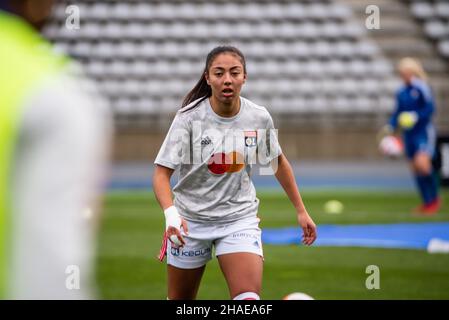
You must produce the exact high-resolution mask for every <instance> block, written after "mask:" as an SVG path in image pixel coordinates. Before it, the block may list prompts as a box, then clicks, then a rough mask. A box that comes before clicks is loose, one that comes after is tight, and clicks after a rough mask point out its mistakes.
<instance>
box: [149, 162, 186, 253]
mask: <svg viewBox="0 0 449 320" xmlns="http://www.w3.org/2000/svg"><path fill="white" fill-rule="evenodd" d="M173 172H174V170H173V169H171V168H168V167H164V166H161V165H156V166H155V169H154V175H153V190H154V194H155V196H156V199H157V201H158V202H159V205H160V206H161V208H162V210H163V211H164V214H165V231H166V235H167V238H168V239H170V241H171V242H173V243H174V244H175V245H180V246H184V245H185V240H184V238H183V237H182V235H181V230H180V229H181V226H182V228H183V230H184V232H185V233H186V234H188V228H187V222H186V221H185V220H184V218H182V217H181V216H180V215H179V213H178V210H177V209H176V207H175V206H174V205H173V196H172V192H171V187H170V178H171V176H172V175H173Z"/></svg>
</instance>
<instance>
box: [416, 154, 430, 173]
mask: <svg viewBox="0 0 449 320" xmlns="http://www.w3.org/2000/svg"><path fill="white" fill-rule="evenodd" d="M413 167H414V170H415V172H416V173H417V174H418V175H421V176H427V175H429V174H431V173H432V163H431V161H430V158H429V156H427V155H424V154H418V155H417V156H416V157H415V159H414V161H413Z"/></svg>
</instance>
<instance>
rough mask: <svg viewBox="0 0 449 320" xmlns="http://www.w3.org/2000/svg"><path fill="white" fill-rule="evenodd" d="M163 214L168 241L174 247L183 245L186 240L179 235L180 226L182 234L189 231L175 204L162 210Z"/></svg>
mask: <svg viewBox="0 0 449 320" xmlns="http://www.w3.org/2000/svg"><path fill="white" fill-rule="evenodd" d="M164 214H165V232H166V235H167V237H168V239H169V240H170V242H171V243H172V244H173V245H175V246H176V247H183V246H184V245H185V244H186V242H185V240H184V238H183V236H182V235H181V226H182V229H183V231H184V234H186V235H187V234H188V233H189V229H188V227H187V221H186V220H185V219H184V218H183V217H181V216H180V215H179V213H178V210H177V209H176V207H175V206H171V207H169V208H167V209H165V210H164Z"/></svg>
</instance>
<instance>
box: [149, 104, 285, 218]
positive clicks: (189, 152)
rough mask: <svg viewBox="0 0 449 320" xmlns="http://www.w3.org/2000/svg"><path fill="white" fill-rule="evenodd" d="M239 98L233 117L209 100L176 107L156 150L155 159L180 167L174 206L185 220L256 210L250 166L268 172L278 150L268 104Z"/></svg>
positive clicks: (249, 213) (234, 215)
mask: <svg viewBox="0 0 449 320" xmlns="http://www.w3.org/2000/svg"><path fill="white" fill-rule="evenodd" d="M240 102H241V103H240V110H239V112H238V114H237V115H235V116H233V117H221V116H219V115H218V114H216V113H215V112H214V111H213V109H212V107H211V105H210V102H209V99H205V100H204V101H202V102H201V103H199V105H198V106H196V107H194V108H192V109H189V108H190V107H191V106H192V105H194V104H196V103H197V101H194V102H192V103H191V104H190V105H188V106H186V107H184V108H182V109H181V110H179V111H178V113H177V114H176V116H175V119H174V120H173V123H172V125H171V127H170V129H169V132H168V134H167V136H166V138H165V140H164V142H163V144H162V147H161V149H160V150H159V153H158V155H157V157H156V160H155V164H157V165H161V166H164V167H168V168H171V169H174V170H179V179H178V182H177V184H176V185H175V186H174V188H173V193H174V197H175V199H174V205H175V206H176V207H177V209H178V210H179V211H180V214H181V215H182V216H183V217H185V218H187V219H190V220H195V221H215V222H230V221H235V220H238V219H240V218H243V217H249V216H254V215H256V214H257V210H258V206H259V200H258V199H257V197H256V191H255V188H254V185H253V183H252V181H251V179H250V178H251V169H252V166H253V165H254V164H260V165H261V166H262V167H261V170H264V169H265V171H267V172H271V173H272V170H271V169H268V168H270V163H271V162H272V160H273V159H277V157H278V156H279V155H280V154H281V153H282V150H281V147H280V145H279V143H278V139H277V131H276V130H275V128H274V125H273V120H272V118H271V116H270V114H269V113H268V111H267V109H266V108H264V107H261V106H258V105H256V104H255V103H253V102H251V101H249V100H248V99H245V98H243V97H241V98H240ZM267 169H268V170H267ZM262 174H263V173H262Z"/></svg>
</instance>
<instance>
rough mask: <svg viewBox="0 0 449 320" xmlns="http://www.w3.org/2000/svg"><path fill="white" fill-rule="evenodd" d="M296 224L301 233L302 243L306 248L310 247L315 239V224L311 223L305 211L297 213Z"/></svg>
mask: <svg viewBox="0 0 449 320" xmlns="http://www.w3.org/2000/svg"><path fill="white" fill-rule="evenodd" d="M298 223H299V225H300V227H301V228H302V231H303V235H302V243H304V244H305V245H306V246H310V245H311V244H312V243H313V242H314V241H315V240H316V237H317V234H316V225H315V223H314V222H313V220H312V218H311V217H310V216H309V214H308V213H307V211H303V212H299V213H298Z"/></svg>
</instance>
